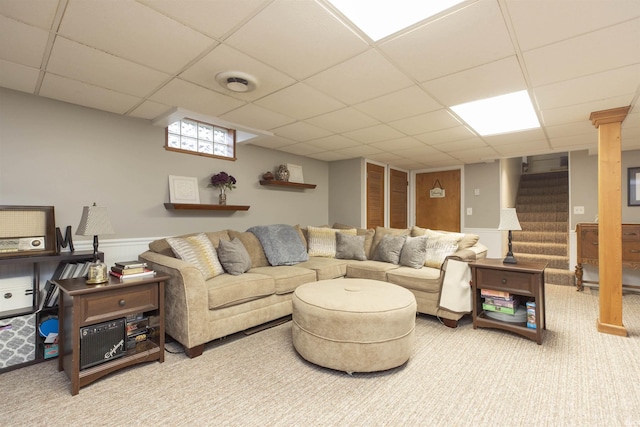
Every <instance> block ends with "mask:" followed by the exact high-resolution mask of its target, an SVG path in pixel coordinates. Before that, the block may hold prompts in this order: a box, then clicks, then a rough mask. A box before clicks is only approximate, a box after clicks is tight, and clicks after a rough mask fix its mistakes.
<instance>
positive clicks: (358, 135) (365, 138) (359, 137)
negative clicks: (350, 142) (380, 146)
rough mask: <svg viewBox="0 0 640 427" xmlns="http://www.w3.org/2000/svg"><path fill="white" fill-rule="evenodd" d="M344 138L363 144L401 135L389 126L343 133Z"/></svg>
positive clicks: (376, 126)
mask: <svg viewBox="0 0 640 427" xmlns="http://www.w3.org/2000/svg"><path fill="white" fill-rule="evenodd" d="M344 136H346V137H348V138H352V139H355V140H356V141H360V142H362V143H363V144H370V143H372V142H378V141H385V140H389V139H396V138H400V137H402V136H405V135H403V134H402V133H400V132H398V131H397V130H395V129H394V128H392V127H391V126H387V125H375V126H371V127H368V128H363V129H358V130H352V131H350V132H345V133H344Z"/></svg>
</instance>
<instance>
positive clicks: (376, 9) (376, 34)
mask: <svg viewBox="0 0 640 427" xmlns="http://www.w3.org/2000/svg"><path fill="white" fill-rule="evenodd" d="M327 1H328V2H329V3H331V4H333V6H334V7H335V8H336V9H338V10H339V11H340V12H341V13H342V14H343V15H344V16H346V17H347V18H349V19H350V20H351V22H353V23H354V24H356V25H357V26H358V28H360V29H361V30H362V31H364V33H365V34H366V35H368V36H369V37H371V38H372V39H373V40H374V41H378V40H380V39H383V38H385V37H387V36H388V35H391V34H394V33H397V32H398V31H400V30H403V29H405V28H407V27H410V26H411V25H413V24H415V23H417V22H420V21H422V20H424V19H427V18H429V17H430V16H433V15H436V14H438V13H440V12H442V11H443V10H447V9H449V8H451V7H453V6H455V5H456V4H458V3H462V2H463V1H464V0H374V1H365V0H327Z"/></svg>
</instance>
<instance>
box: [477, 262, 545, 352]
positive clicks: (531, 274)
mask: <svg viewBox="0 0 640 427" xmlns="http://www.w3.org/2000/svg"><path fill="white" fill-rule="evenodd" d="M469 266H470V267H471V276H472V278H471V280H472V282H471V286H472V290H473V292H472V294H473V312H472V316H473V329H477V328H497V329H502V330H505V331H510V332H514V333H516V334H520V335H522V336H525V337H527V338H529V339H531V340H533V341H536V342H537V343H538V344H542V331H543V330H545V329H546V328H547V322H546V312H545V310H546V307H545V293H544V270H545V268H546V264H545V263H537V262H536V263H534V262H518V263H517V264H504V263H503V262H502V259H481V260H478V261H475V262H472V263H470V264H469ZM482 289H491V290H494V291H503V292H509V293H510V294H513V295H517V296H520V297H521V304H522V305H524V304H525V301H526V300H530V301H533V302H535V318H536V328H535V329H533V328H529V327H527V322H526V321H524V322H507V321H501V320H497V319H494V318H491V317H489V316H487V315H486V314H485V311H484V310H483V308H482V297H481V295H480V294H481V291H482Z"/></svg>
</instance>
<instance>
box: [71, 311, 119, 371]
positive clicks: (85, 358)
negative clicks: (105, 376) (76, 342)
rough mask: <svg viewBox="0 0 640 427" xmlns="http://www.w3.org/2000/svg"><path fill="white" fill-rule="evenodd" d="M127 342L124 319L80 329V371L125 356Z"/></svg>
mask: <svg viewBox="0 0 640 427" xmlns="http://www.w3.org/2000/svg"><path fill="white" fill-rule="evenodd" d="M126 342H127V330H126V319H125V318H124V317H123V318H122V319H115V320H109V321H108V322H104V323H98V324H95V325H90V326H85V327H82V328H80V369H85V368H89V367H91V366H95V365H98V364H100V363H104V362H108V361H109V360H112V359H115V358H117V357H121V356H124V355H125V353H126Z"/></svg>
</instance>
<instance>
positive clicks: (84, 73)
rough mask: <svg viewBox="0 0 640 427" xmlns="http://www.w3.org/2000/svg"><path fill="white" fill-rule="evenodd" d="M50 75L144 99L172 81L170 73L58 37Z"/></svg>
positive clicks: (48, 65)
mask: <svg viewBox="0 0 640 427" xmlns="http://www.w3.org/2000/svg"><path fill="white" fill-rule="evenodd" d="M47 72H52V73H55V74H58V75H61V76H63V77H67V78H71V79H75V80H80V81H83V82H85V83H90V84H92V85H95V86H100V87H103V88H106V89H111V90H115V91H119V92H123V93H127V94H129V95H135V96H141V97H144V96H147V95H149V93H150V92H151V91H152V90H154V89H156V88H157V87H159V86H160V84H161V83H163V82H165V81H167V80H168V79H169V75H168V74H164V73H161V72H159V71H155V70H151V69H149V68H146V67H143V66H142V65H138V64H134V63H133V62H130V61H127V60H126V59H122V58H118V57H117V56H113V55H110V54H108V53H104V52H102V51H99V50H96V49H92V48H90V47H88V46H85V45H82V44H79V43H76V42H73V41H71V40H67V39H65V38H63V37H57V38H56V41H55V43H54V45H53V49H52V51H51V56H50V58H49V62H48V64H47Z"/></svg>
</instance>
